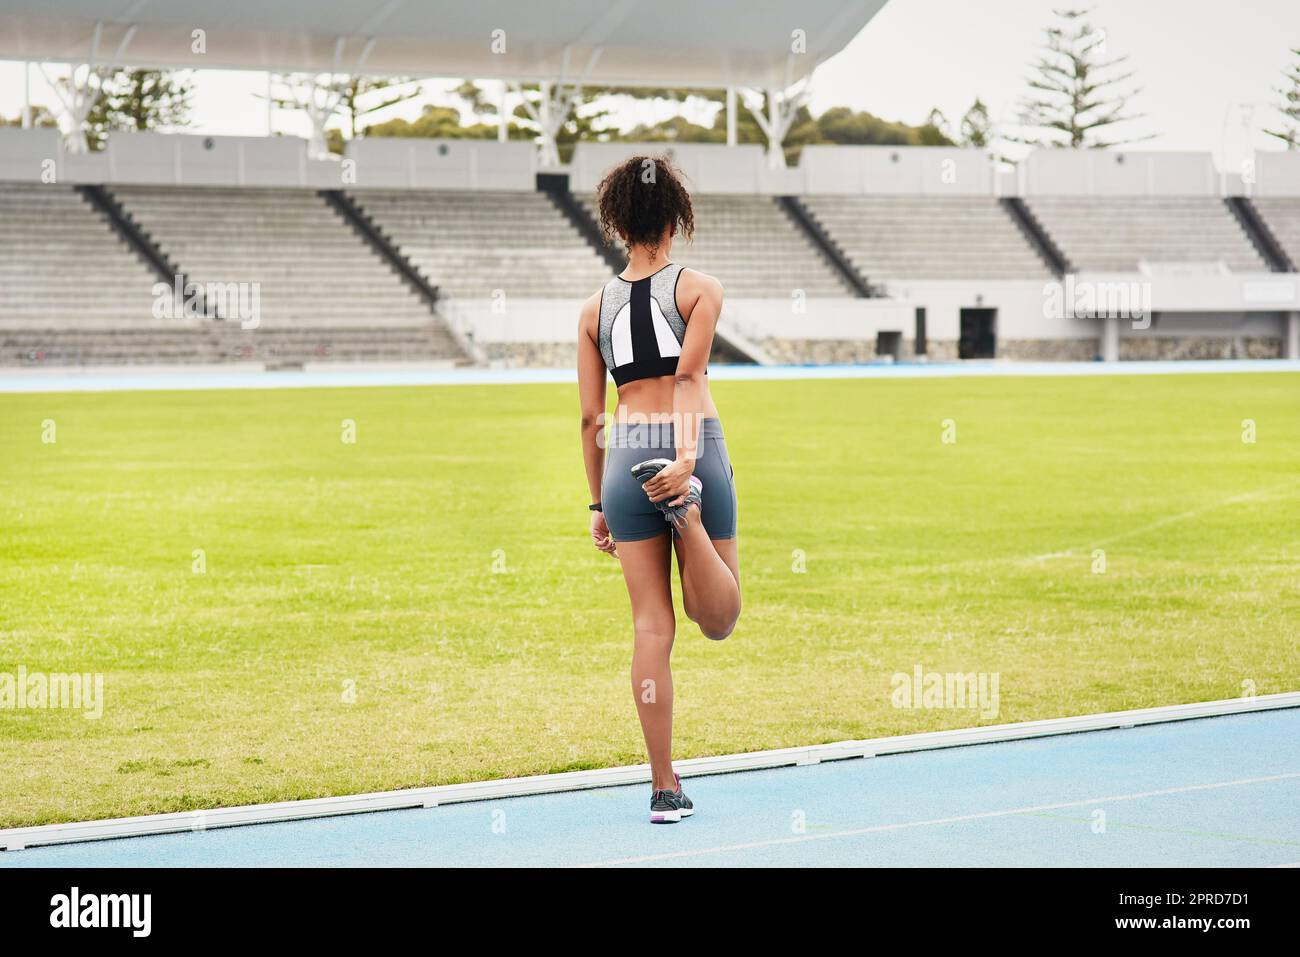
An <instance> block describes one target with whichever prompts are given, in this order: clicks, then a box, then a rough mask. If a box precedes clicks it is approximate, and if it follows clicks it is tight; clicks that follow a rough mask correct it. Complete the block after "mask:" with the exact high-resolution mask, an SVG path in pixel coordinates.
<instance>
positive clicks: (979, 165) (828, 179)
mask: <svg viewBox="0 0 1300 957" xmlns="http://www.w3.org/2000/svg"><path fill="white" fill-rule="evenodd" d="M799 171H800V173H801V174H802V177H803V181H804V183H803V190H802V192H806V193H873V194H879V193H911V194H916V193H924V194H937V195H963V196H988V195H991V194H993V193H994V192H995V175H996V169H995V167H994V164H993V161H992V159H991V158H990V156H989V154H988V153H986V152H985V151H984V150H973V149H958V148H956V147H902V146H808V147H805V148H804V150H803V153H802V155H801V157H800V160H799Z"/></svg>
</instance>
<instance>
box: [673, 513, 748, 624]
mask: <svg viewBox="0 0 1300 957" xmlns="http://www.w3.org/2000/svg"><path fill="white" fill-rule="evenodd" d="M678 532H679V534H678V536H675V540H674V542H673V544H674V546H675V548H676V550H677V569H678V574H679V575H680V576H681V580H682V604H683V605H685V606H686V615H687V617H689V618H690V619H691V621H693V622H695V623H696V624H697V625H699V626H700V631H702V632H704V634H705V636H706V637H708V638H712V639H714V640H715V641H716V640H720V639H723V638H726V637H727V636H728V635H730V634H731V632H732V630H733V629H734V628H735V627H736V619H738V618H739V617H740V560H739V549H738V548H737V546H736V540H735V539H734V538H719V539H711V538H709V533H708V532H707V531H706V530H705V528H704V524H703V523H702V522H701V521H700V511H699V509H698V508H691V509H690V511H689V513H688V517H687V520H686V528H685V529H678Z"/></svg>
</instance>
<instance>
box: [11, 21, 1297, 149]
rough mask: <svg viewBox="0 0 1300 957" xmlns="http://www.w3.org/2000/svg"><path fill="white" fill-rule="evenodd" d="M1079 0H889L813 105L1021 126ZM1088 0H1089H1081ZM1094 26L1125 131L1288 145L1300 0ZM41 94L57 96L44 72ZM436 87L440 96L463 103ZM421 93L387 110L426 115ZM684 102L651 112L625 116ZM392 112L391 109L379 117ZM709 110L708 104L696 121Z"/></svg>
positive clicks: (203, 106)
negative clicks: (1121, 101)
mask: <svg viewBox="0 0 1300 957" xmlns="http://www.w3.org/2000/svg"><path fill="white" fill-rule="evenodd" d="M1067 2H1068V0H889V2H888V3H887V4H886V6H885V8H884V10H883V11H881V13H880V14H879V15H877V16H876V18H875V19H874V20H872V21H871V22H870V23H869V24H868V25H867V27H866V29H865V30H863V31H862V33H861V34H859V35H858V37H857V38H856V39H855V40H854V41H853V42H852V43H851V44H850V45H849V46H848V47H847V48H846V49H845V50H844V51H843V52H842V53H840V54H839V55H838V56H836V57H835V58H833V59H832V60H830V61H828V62H827V63H825V64H823V65H822V67H821V68H820V69H819V70H818V72H817V74H816V76H815V78H814V95H813V100H812V104H811V105H812V108H813V110H814V112H820V111H822V110H824V109H826V108H827V107H830V106H838V105H846V106H851V107H853V108H854V109H861V110H869V111H871V112H872V113H875V114H877V115H878V116H881V117H884V118H886V119H897V120H903V121H905V122H908V123H920V122H923V121H924V119H925V118H926V116H927V115H928V114H929V112H930V109H931V108H932V107H938V108H939V109H940V110H942V111H943V112H944V113H945V114H946V115H947V117H948V118H949V119H950V120H951V121H952V123H953V125H954V126H955V125H956V122H957V120H958V119H959V118H960V117H961V115H962V113H964V112H965V110H966V108H967V107H968V106H969V105H970V103H971V101H972V100H973V99H974V98H975V96H976V95H978V96H980V97H981V98H982V99H983V100H984V102H985V103H987V104H988V105H989V107H990V109H991V111H992V113H993V116H994V119H995V120H998V121H1002V122H1005V123H1009V122H1010V121H1011V120H1012V119H1013V118H1014V116H1015V113H1016V107H1017V103H1018V101H1019V100H1020V98H1021V97H1022V96H1023V95H1024V93H1025V89H1026V87H1025V80H1026V76H1027V75H1028V72H1029V70H1028V64H1029V63H1030V62H1031V61H1032V60H1033V59H1034V58H1035V56H1036V51H1037V48H1038V46H1039V45H1040V43H1041V40H1042V32H1043V27H1044V26H1045V25H1046V24H1047V23H1049V22H1050V21H1051V19H1052V16H1051V11H1052V8H1053V6H1057V7H1060V6H1062V5H1064V4H1065V3H1067ZM1080 5H1082V0H1080ZM1093 10H1094V12H1093V14H1092V17H1091V19H1092V20H1093V22H1094V23H1095V24H1096V25H1097V26H1099V27H1102V28H1104V29H1105V31H1106V37H1107V47H1108V49H1107V53H1108V55H1110V56H1122V55H1127V56H1128V57H1129V66H1130V67H1131V68H1133V69H1134V70H1136V71H1137V77H1136V82H1137V83H1138V85H1140V86H1141V87H1142V90H1141V92H1140V93H1139V94H1138V96H1137V97H1136V98H1135V100H1134V101H1133V104H1132V105H1133V107H1134V108H1135V109H1136V110H1138V111H1140V112H1142V113H1145V114H1146V117H1145V118H1144V119H1141V120H1138V121H1137V122H1135V123H1133V124H1132V125H1131V126H1130V127H1129V128H1127V129H1126V130H1125V132H1128V133H1132V134H1146V133H1156V134H1158V136H1157V138H1155V139H1153V140H1150V141H1149V142H1147V143H1145V144H1143V145H1142V146H1141V148H1143V149H1167V150H1208V151H1212V152H1214V153H1215V154H1216V156H1218V157H1219V159H1220V162H1224V161H1226V162H1228V163H1231V164H1233V165H1235V163H1236V162H1237V161H1238V160H1239V159H1240V158H1241V156H1242V155H1243V154H1245V153H1246V152H1247V151H1249V150H1253V149H1256V148H1262V149H1270V148H1277V146H1280V144H1278V143H1277V141H1276V140H1273V141H1270V138H1269V137H1267V136H1265V135H1264V134H1263V133H1262V132H1260V129H1261V127H1263V126H1265V125H1268V124H1273V123H1276V122H1277V121H1278V119H1279V115H1278V113H1277V110H1276V105H1277V104H1278V103H1279V102H1280V100H1281V97H1280V95H1279V94H1278V93H1276V92H1275V88H1276V87H1278V86H1280V85H1282V83H1283V82H1284V80H1283V72H1284V71H1285V70H1286V68H1287V66H1288V64H1289V63H1291V62H1293V61H1294V59H1295V58H1294V55H1292V54H1290V53H1289V52H1288V50H1289V48H1295V47H1300V0H1124V2H1120V0H1101V2H1098V3H1096V4H1094V5H1093ZM33 76H34V79H33V83H32V87H33V92H32V98H33V100H34V101H35V102H38V103H52V102H53V101H54V98H53V97H52V96H51V95H50V93H49V91H48V90H47V89H46V88H45V83H44V81H43V80H42V79H41V78H40V76H39V74H38V73H37V72H36V71H35V70H33ZM452 85H454V82H452V83H447V84H439V83H429V84H426V87H427V89H429V90H430V92H431V94H432V95H431V97H430V98H431V99H434V100H435V101H442V102H452V101H451V100H450V99H449V98H448V97H447V96H446V95H445V94H442V93H440V92H439V91H440V90H442V89H445V88H446V87H449V86H452ZM196 86H197V96H196V103H195V111H194V117H193V119H194V131H196V132H205V133H216V134H247V135H260V134H262V133H265V132H266V109H265V106H264V105H263V104H262V103H261V102H260V101H258V100H256V99H255V98H254V96H253V94H254V93H257V92H261V91H263V90H264V89H265V86H266V80H265V75H264V74H248V73H242V74H241V73H234V72H219V71H201V72H199V73H198V74H196ZM21 107H22V66H21V64H15V63H5V62H0V113H3V114H5V115H7V116H14V115H16V114H17V113H18V112H19V111H20V110H21ZM419 109H420V103H418V102H416V103H409V104H404V105H403V106H401V107H398V108H395V110H393V111H390V113H389V115H405V116H408V117H409V116H414V115H416V114H418V112H419ZM674 111H675V110H673V109H671V108H669V109H665V110H652V109H640V110H636V111H628V112H625V113H624V114H623V115H621V116H619V117H616V119H619V120H622V121H624V123H625V125H628V126H630V125H632V124H633V123H635V122H638V121H642V120H645V119H653V118H655V117H657V116H662V115H666V114H668V113H671V112H674ZM385 118H388V117H387V116H383V117H380V119H385ZM692 118H693V119H697V120H707V114H700V113H696V114H695V115H693V117H692ZM275 125H276V129H277V130H278V131H282V132H286V133H297V134H299V135H304V134H305V133H306V131H307V127H306V123H305V120H303V119H301V118H299V117H294V116H293V115H291V114H285V113H277V116H276V119H275Z"/></svg>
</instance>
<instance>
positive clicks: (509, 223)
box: [351, 190, 610, 299]
mask: <svg viewBox="0 0 1300 957" xmlns="http://www.w3.org/2000/svg"><path fill="white" fill-rule="evenodd" d="M351 195H352V197H353V199H354V200H355V201H356V203H357V205H358V206H360V208H361V210H362V212H363V213H365V214H366V215H367V216H368V217H369V218H370V220H371V221H372V222H373V223H374V224H375V225H376V226H377V227H379V229H380V230H381V231H382V232H383V233H384V234H385V235H386V236H388V237H389V239H390V240H391V241H392V242H394V243H395V244H396V245H397V247H398V248H399V249H400V250H401V251H402V252H403V253H404V254H405V255H406V257H407V258H408V259H409V260H410V261H411V262H412V263H413V264H414V265H415V266H416V268H418V269H419V270H420V272H421V273H423V274H424V276H425V278H427V279H428V280H429V282H430V283H432V284H433V285H435V286H437V287H438V289H439V292H440V293H443V294H447V295H450V296H452V297H458V298H467V299H473V298H479V299H487V298H491V297H492V296H493V294H494V292H495V291H496V290H504V291H505V292H506V293H507V294H508V295H510V296H511V297H523V298H536V299H551V298H555V299H571V298H573V297H574V296H577V295H581V296H586V295H590V294H591V293H592V292H595V291H596V290H597V289H598V288H600V286H601V285H602V284H603V283H604V282H605V281H606V280H608V279H609V276H610V270H609V267H608V266H607V265H606V263H605V261H604V259H603V258H602V257H601V256H600V254H599V253H597V252H596V250H594V249H593V248H591V246H589V245H587V244H586V243H585V242H584V241H583V239H582V237H581V236H580V235H578V232H577V231H576V230H575V229H574V228H573V226H572V225H570V224H569V222H568V221H567V220H566V219H565V218H564V217H563V215H561V213H560V212H559V210H557V209H556V208H555V207H554V206H553V205H552V204H551V202H550V200H549V199H547V198H546V196H545V194H543V193H538V192H534V193H523V192H518V191H514V192H509V191H493V190H484V191H477V190H475V191H471V190H459V191H453V190H426V191H418V192H416V191H410V190H402V191H397V190H361V191H356V192H354V193H352V194H351Z"/></svg>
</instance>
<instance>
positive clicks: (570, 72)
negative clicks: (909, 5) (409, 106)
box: [0, 0, 886, 89]
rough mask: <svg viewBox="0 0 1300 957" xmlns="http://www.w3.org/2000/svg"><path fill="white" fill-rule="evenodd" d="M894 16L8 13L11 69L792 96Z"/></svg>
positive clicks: (441, 10) (435, 8)
mask: <svg viewBox="0 0 1300 957" xmlns="http://www.w3.org/2000/svg"><path fill="white" fill-rule="evenodd" d="M885 2H886V0H655V2H653V3H651V2H646V0H374V2H365V0H361V2H358V0H0V59H13V60H31V61H38V62H40V61H49V62H61V63H93V64H96V65H101V66H108V65H112V66H123V65H130V66H136V67H148V68H193V69H237V70H270V71H275V72H310V73H326V72H336V73H367V74H374V75H410V76H466V77H480V78H499V79H506V80H513V81H519V82H527V81H535V80H557V79H559V80H567V81H582V82H585V83H588V84H597V85H603V84H609V85H657V86H693V87H725V86H749V87H759V88H775V89H785V88H788V87H790V86H791V85H793V84H795V83H797V82H799V81H800V80H803V79H805V78H806V77H808V76H809V75H810V74H811V73H812V71H813V70H814V69H815V68H816V66H817V64H818V63H820V62H822V61H823V60H825V59H827V58H828V57H830V56H833V55H834V54H836V53H838V52H839V51H840V50H842V49H843V48H844V47H845V46H846V45H847V44H848V42H849V41H850V40H852V39H853V37H854V36H856V35H857V34H858V32H859V31H860V30H861V29H862V28H863V27H864V26H865V25H866V23H867V21H869V20H870V19H871V18H872V17H873V16H874V15H875V14H876V13H877V12H879V10H880V9H881V7H883V6H884V5H885ZM195 30H202V31H204V33H203V40H204V45H205V47H206V49H205V50H203V52H196V41H195V37H194V31H195ZM494 31H504V32H503V33H496V34H494ZM795 31H802V34H801V35H798V36H801V37H802V38H803V39H804V41H805V44H806V45H805V48H804V49H805V52H798V51H795V50H794V45H795V43H796V41H797V39H798V36H796V34H795ZM494 41H495V46H496V49H495V50H494ZM502 42H504V50H501V43H502Z"/></svg>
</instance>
